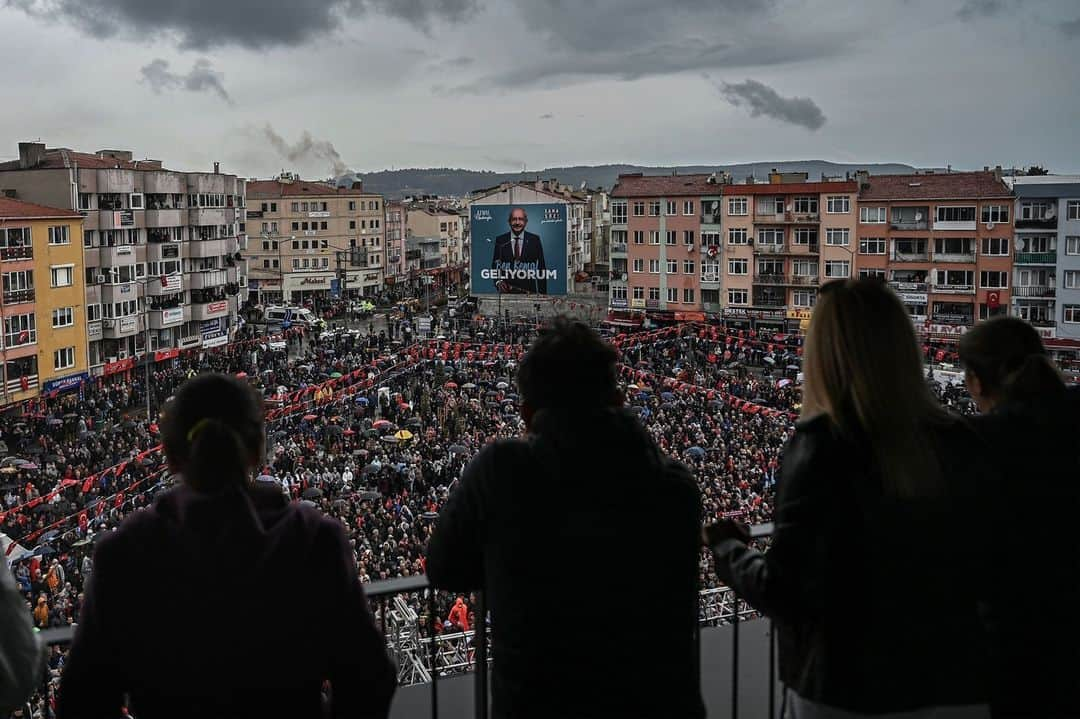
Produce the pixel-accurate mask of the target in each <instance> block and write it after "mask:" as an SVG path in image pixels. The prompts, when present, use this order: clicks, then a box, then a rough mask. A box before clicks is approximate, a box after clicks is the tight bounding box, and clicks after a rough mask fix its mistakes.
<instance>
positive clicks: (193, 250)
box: [184, 238, 229, 258]
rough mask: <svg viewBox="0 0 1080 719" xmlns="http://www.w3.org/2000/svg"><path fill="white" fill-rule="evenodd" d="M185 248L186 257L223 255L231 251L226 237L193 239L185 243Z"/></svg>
mask: <svg viewBox="0 0 1080 719" xmlns="http://www.w3.org/2000/svg"><path fill="white" fill-rule="evenodd" d="M184 248H185V249H184V257H186V258H206V257H221V256H223V255H224V254H225V253H226V252H228V251H229V249H228V240H227V239H226V238H218V239H216V240H191V241H190V242H185V243H184Z"/></svg>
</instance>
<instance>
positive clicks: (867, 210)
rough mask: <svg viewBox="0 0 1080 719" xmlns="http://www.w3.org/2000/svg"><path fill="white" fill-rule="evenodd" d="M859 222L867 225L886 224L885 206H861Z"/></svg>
mask: <svg viewBox="0 0 1080 719" xmlns="http://www.w3.org/2000/svg"><path fill="white" fill-rule="evenodd" d="M859 222H862V223H863V224H866V225H883V224H885V208H884V207H860V208H859Z"/></svg>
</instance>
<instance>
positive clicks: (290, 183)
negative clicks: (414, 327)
mask: <svg viewBox="0 0 1080 719" xmlns="http://www.w3.org/2000/svg"><path fill="white" fill-rule="evenodd" d="M247 193H248V211H247V229H248V234H249V235H250V237H251V242H250V245H249V246H250V251H249V265H248V266H249V268H250V272H251V280H253V281H254V284H253V285H251V284H250V283H249V285H250V291H251V292H252V293H256V292H257V299H258V301H259V302H260V303H262V304H268V303H282V302H284V303H290V304H302V303H304V302H307V301H314V302H319V303H321V302H326V301H329V300H330V298H331V297H332V296H346V297H360V296H364V297H375V296H377V295H379V294H380V293H381V292H382V289H383V284H384V275H383V267H384V250H385V248H384V244H383V237H384V236H385V235H384V232H385V230H386V227H385V226H384V223H385V221H386V208H385V207H384V204H383V198H382V195H378V194H374V193H370V192H364V189H363V186H362V185H361V183H359V182H354V183H353V184H352V185H351V186H349V187H334V186H332V185H329V184H326V183H322V182H308V181H306V180H301V179H300V178H298V177H296V176H295V175H293V174H291V173H283V174H282V175H280V176H279V177H276V178H274V179H272V180H250V181H248V187H247Z"/></svg>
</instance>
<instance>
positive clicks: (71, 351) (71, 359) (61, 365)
mask: <svg viewBox="0 0 1080 719" xmlns="http://www.w3.org/2000/svg"><path fill="white" fill-rule="evenodd" d="M74 366H75V348H74V347H62V348H60V349H58V350H56V351H55V352H53V369H54V370H61V369H70V368H72V367H74Z"/></svg>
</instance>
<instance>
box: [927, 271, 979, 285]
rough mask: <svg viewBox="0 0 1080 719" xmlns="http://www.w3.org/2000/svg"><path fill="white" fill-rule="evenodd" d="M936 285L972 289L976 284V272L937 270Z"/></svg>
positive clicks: (935, 274)
mask: <svg viewBox="0 0 1080 719" xmlns="http://www.w3.org/2000/svg"><path fill="white" fill-rule="evenodd" d="M934 277H935V282H934V284H935V286H937V288H938V289H941V288H943V287H949V288H957V289H959V288H962V289H971V288H973V287H974V286H975V273H974V272H972V271H971V270H935V272H934Z"/></svg>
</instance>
